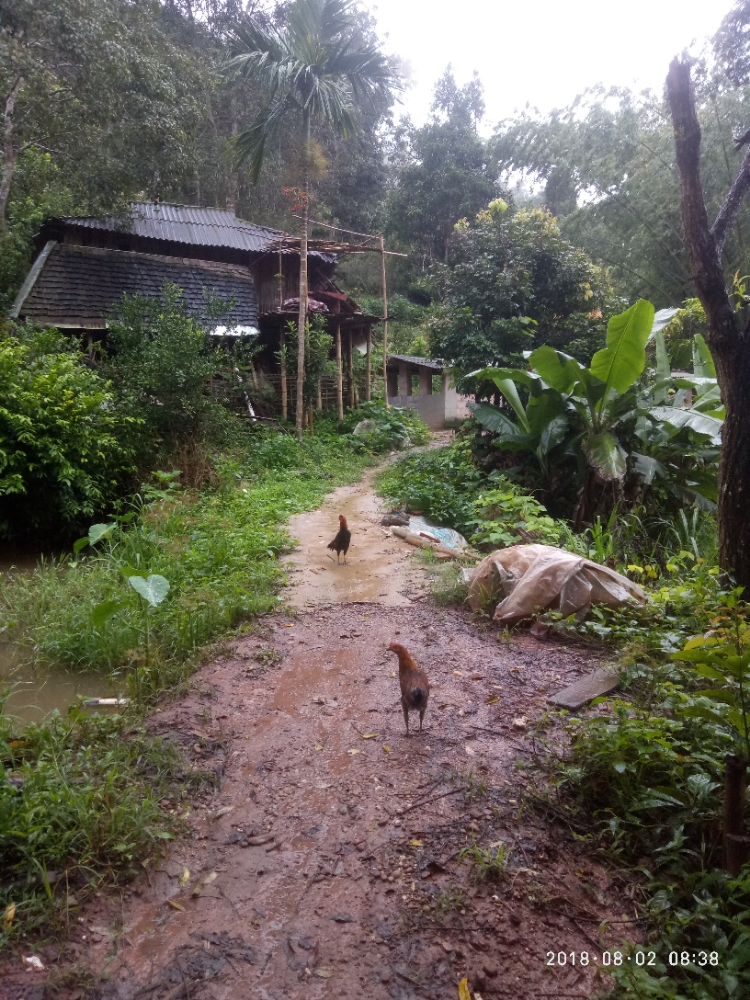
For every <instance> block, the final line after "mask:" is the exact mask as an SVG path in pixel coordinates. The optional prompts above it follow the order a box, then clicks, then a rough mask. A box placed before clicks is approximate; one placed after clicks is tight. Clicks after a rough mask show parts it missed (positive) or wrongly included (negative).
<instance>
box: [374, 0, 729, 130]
mask: <svg viewBox="0 0 750 1000" xmlns="http://www.w3.org/2000/svg"><path fill="white" fill-rule="evenodd" d="M365 2H366V4H367V6H369V7H370V9H371V11H372V12H373V14H374V15H375V17H376V18H377V22H378V32H379V34H380V35H381V37H384V36H386V37H385V38H384V41H385V48H386V50H387V51H389V52H392V53H395V54H397V55H399V56H401V57H402V58H404V59H406V60H407V61H408V62H409V63H410V64H411V72H412V82H413V86H412V87H411V88H410V89H408V90H406V91H404V93H403V94H402V97H401V100H402V102H403V109H402V113H403V112H404V111H405V112H407V113H409V114H410V115H411V116H412V118H413V120H414V121H415V123H416V124H421V123H422V122H423V121H424V120H425V118H426V117H427V115H428V112H429V106H430V103H431V97H432V89H433V87H434V85H435V82H436V81H437V79H438V78H439V77H440V76H441V75H442V73H443V71H444V70H445V67H446V66H447V64H448V63H452V64H453V70H454V73H455V76H456V80H457V82H458V83H459V84H463V83H465V82H466V81H467V80H469V79H470V78H471V74H472V71H473V70H477V72H478V73H479V76H480V78H481V80H482V83H483V84H484V89H485V102H486V105H487V115H486V118H485V122H484V129H483V131H491V129H492V126H494V125H495V123H496V122H497V121H498V120H499V119H500V118H503V117H505V116H507V115H509V114H511V113H512V112H513V111H514V109H516V108H523V107H525V105H526V104H527V103H529V104H531V105H532V106H534V105H536V106H537V107H539V108H540V110H542V111H549V110H550V109H551V108H553V107H563V106H564V105H566V104H568V103H570V101H571V100H572V99H573V98H574V97H575V96H576V94H578V93H580V92H581V91H582V90H584V89H585V88H586V87H588V86H592V85H593V84H596V83H600V82H601V83H604V84H606V85H608V86H611V85H619V86H630V87H633V88H634V89H643V88H645V87H652V88H655V89H660V88H661V87H662V86H663V83H664V80H665V78H666V75H667V70H668V68H669V62H670V60H671V59H672V57H673V56H675V55H677V54H678V53H680V52H681V51H682V50H683V49H685V48H687V47H689V46H691V45H692V44H693V43H695V42H698V43H699V44H700V43H701V42H702V41H703V40H704V39H705V38H706V37H707V36H708V35H711V34H713V33H714V32H715V31H716V29H717V28H718V26H719V24H720V22H721V20H722V18H723V17H724V15H725V14H726V13H727V11H728V10H729V9H730V7H731V5H732V0H629V2H622V0H619V2H617V3H615V2H613V0H557V2H555V0H516V2H515V3H508V2H507V0H505V2H504V0H495V2H493V0H452V2H451V3H448V2H447V0H365Z"/></svg>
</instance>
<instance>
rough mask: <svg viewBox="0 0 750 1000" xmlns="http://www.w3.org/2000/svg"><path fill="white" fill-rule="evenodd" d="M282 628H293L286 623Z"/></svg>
mask: <svg viewBox="0 0 750 1000" xmlns="http://www.w3.org/2000/svg"><path fill="white" fill-rule="evenodd" d="M284 628H294V625H293V624H290V623H289V622H287V623H285V625H284Z"/></svg>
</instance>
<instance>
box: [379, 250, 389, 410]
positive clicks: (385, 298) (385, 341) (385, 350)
mask: <svg viewBox="0 0 750 1000" xmlns="http://www.w3.org/2000/svg"><path fill="white" fill-rule="evenodd" d="M380 261H381V264H382V272H383V398H384V399H385V407H386V409H388V370H387V369H388V286H387V284H386V280H385V235H384V234H383V233H381V234H380Z"/></svg>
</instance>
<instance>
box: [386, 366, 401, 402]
mask: <svg viewBox="0 0 750 1000" xmlns="http://www.w3.org/2000/svg"><path fill="white" fill-rule="evenodd" d="M386 375H387V376H388V398H389V399H393V398H394V397H395V396H398V372H397V371H394V369H393V368H387V369H386Z"/></svg>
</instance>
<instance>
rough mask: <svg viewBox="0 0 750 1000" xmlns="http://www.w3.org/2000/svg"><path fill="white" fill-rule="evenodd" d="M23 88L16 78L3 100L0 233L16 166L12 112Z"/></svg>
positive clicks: (3, 224) (18, 78) (20, 77)
mask: <svg viewBox="0 0 750 1000" xmlns="http://www.w3.org/2000/svg"><path fill="white" fill-rule="evenodd" d="M21 87H23V77H22V76H18V77H16V79H15V81H14V83H13V86H12V88H11V91H10V93H9V94H8V97H7V98H6V100H5V114H4V116H3V172H2V175H1V176H0V232H2V230H3V229H5V209H6V206H7V204H8V196H9V195H10V184H11V181H12V180H13V170H14V168H15V165H16V150H15V147H14V146H13V112H14V111H15V109H16V101H17V99H18V94H19V92H20V90H21Z"/></svg>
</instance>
